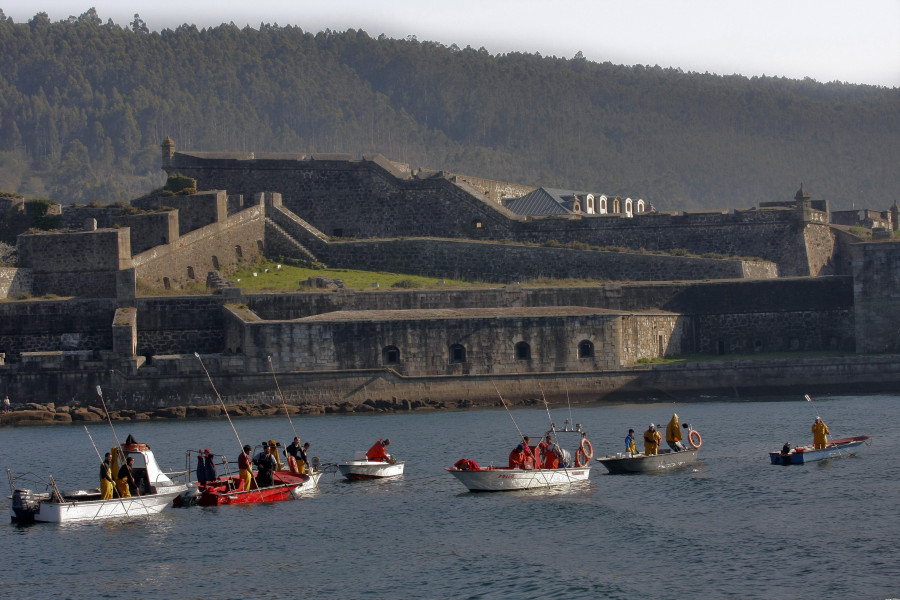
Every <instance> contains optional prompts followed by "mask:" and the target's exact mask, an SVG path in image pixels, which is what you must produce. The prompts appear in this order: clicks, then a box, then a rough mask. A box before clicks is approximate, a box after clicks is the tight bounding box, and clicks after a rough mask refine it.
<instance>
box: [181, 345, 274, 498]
mask: <svg viewBox="0 0 900 600" xmlns="http://www.w3.org/2000/svg"><path fill="white" fill-rule="evenodd" d="M194 356H196V357H197V360H198V361H200V366H201V367H202V368H203V372H204V373H206V378H207V379H208V380H209V385H211V386H212V389H213V392H215V394H216V398H218V399H219V404H221V405H222V410H224V411H225V418H226V419H228V424H229V425H231V430H232V431H233V432H234V437H236V438H237V443H238V447H239V448H240V449H241V454H244V455H246V454H247V453H246V452H244V445H243V444H242V443H241V436H239V435H238V432H237V429H235V428H234V423H232V422H231V415H229V414H228V408H226V407H225V401H224V400H222V396H220V395H219V390H217V389H216V384H214V383H213V380H212V377H210V375H209V371H207V370H206V365H204V364H203V359H202V358H200V354H199V353H197V352H194ZM249 458H250V457H249V456H247V459H248V460H249ZM250 476H251V477H252V478H253V479H256V476H255V475H253V468H252V467H251V469H250ZM247 491H248V492H249V491H250V490H247ZM256 491H257V492H258V493H259V497H260V500H261V499H262V497H263V495H262V492H261V491H260V489H259V484H257V485H256Z"/></svg>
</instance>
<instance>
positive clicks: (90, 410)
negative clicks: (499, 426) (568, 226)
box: [0, 398, 539, 426]
mask: <svg viewBox="0 0 900 600" xmlns="http://www.w3.org/2000/svg"><path fill="white" fill-rule="evenodd" d="M538 402H539V400H537V399H530V400H526V401H524V402H518V403H516V404H517V405H520V406H523V405H531V404H537V403H538ZM286 406H287V412H288V414H289V415H291V416H297V415H311V416H314V415H331V414H378V413H399V412H410V411H430V410H467V409H473V408H491V407H500V406H502V404H501V403H500V402H499V401H496V402H485V403H478V402H473V401H471V400H458V401H456V402H435V401H430V400H406V399H396V398H393V399H391V400H366V401H364V402H363V403H362V404H356V403H353V402H342V403H340V404H328V405H323V404H303V405H295V404H288V405H286ZM11 408H12V410H11V411H10V412H8V413H0V426H19V425H55V424H67V423H79V424H83V423H98V422H104V421H106V413H105V412H104V410H103V407H102V406H83V405H65V406H57V405H55V404H54V403H52V402H50V403H47V404H38V403H35V402H29V403H26V404H18V405H13V406H12V407H11ZM225 408H227V410H228V416H229V417H267V416H278V415H284V412H285V405H274V404H268V403H265V402H261V403H258V404H248V403H241V404H226V405H225ZM109 416H110V419H112V420H113V421H115V422H121V421H161V420H172V419H216V418H224V417H225V409H223V408H222V406H221V405H217V404H211V405H206V406H170V407H161V408H157V409H155V410H151V411H135V410H111V411H109Z"/></svg>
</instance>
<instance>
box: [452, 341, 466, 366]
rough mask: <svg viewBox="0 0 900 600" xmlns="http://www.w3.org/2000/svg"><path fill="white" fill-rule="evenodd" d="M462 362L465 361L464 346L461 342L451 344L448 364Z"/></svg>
mask: <svg viewBox="0 0 900 600" xmlns="http://www.w3.org/2000/svg"><path fill="white" fill-rule="evenodd" d="M464 362H466V347H465V346H463V345H462V344H453V345H452V346H450V364H459V363H464Z"/></svg>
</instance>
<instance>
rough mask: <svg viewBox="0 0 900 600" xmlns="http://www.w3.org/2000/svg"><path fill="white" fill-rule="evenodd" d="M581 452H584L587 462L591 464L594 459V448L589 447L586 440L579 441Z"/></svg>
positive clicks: (589, 444)
mask: <svg viewBox="0 0 900 600" xmlns="http://www.w3.org/2000/svg"><path fill="white" fill-rule="evenodd" d="M581 451H582V452H584V457H585V458H586V459H587V462H591V459H592V458H594V447H593V446H591V443H590V442H589V441H588V439H587V438H582V440H581Z"/></svg>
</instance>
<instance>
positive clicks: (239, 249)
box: [234, 246, 244, 258]
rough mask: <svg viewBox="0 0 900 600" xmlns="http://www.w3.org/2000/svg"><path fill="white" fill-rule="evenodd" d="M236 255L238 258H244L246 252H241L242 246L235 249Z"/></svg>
mask: <svg viewBox="0 0 900 600" xmlns="http://www.w3.org/2000/svg"><path fill="white" fill-rule="evenodd" d="M234 255H235V256H237V257H238V258H244V251H243V250H241V247H240V246H235V247H234Z"/></svg>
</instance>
